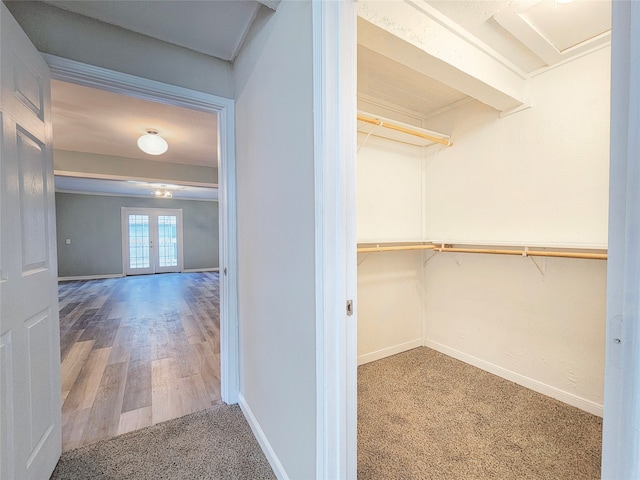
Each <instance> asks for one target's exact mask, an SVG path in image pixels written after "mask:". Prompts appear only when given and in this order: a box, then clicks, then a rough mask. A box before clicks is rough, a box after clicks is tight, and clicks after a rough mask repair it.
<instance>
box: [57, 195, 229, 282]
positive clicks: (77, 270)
mask: <svg viewBox="0 0 640 480" xmlns="http://www.w3.org/2000/svg"><path fill="white" fill-rule="evenodd" d="M121 207H142V208H180V209H182V222H183V231H184V246H183V251H184V268H185V269H195V268H217V267H218V265H219V263H218V203H217V202H202V201H193V200H173V199H171V200H167V199H158V198H142V197H115V196H106V195H105V196H103V195H84V194H75V193H56V226H57V238H58V276H59V277H74V276H83V275H109V274H121V273H123V272H122V223H121V222H122V219H121ZM67 238H70V239H71V245H66V244H65V239H67Z"/></svg>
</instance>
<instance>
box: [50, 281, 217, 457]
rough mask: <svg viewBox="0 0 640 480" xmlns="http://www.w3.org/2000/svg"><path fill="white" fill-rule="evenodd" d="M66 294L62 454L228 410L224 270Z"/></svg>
mask: <svg viewBox="0 0 640 480" xmlns="http://www.w3.org/2000/svg"><path fill="white" fill-rule="evenodd" d="M58 291H59V300H60V337H61V340H60V342H61V343H60V345H61V362H62V367H61V369H62V402H63V403H62V449H63V451H67V450H70V449H73V448H76V447H80V446H83V445H86V444H88V443H93V442H96V441H98V440H103V439H106V438H110V437H113V436H116V435H119V434H122V433H126V432H129V431H131V430H136V429H139V428H143V427H146V426H149V425H153V424H156V423H158V422H163V421H165V420H170V419H173V418H178V417H181V416H183V415H187V414H189V413H192V412H195V411H198V410H203V409H205V408H208V407H210V406H211V405H216V404H219V403H222V401H221V399H220V315H219V312H220V308H219V306H220V295H219V277H218V273H209V272H207V273H181V274H161V275H141V276H135V277H124V278H114V279H106V280H89V281H77V282H64V283H60V285H59V289H58Z"/></svg>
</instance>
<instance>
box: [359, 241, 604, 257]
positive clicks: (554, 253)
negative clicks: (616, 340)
mask: <svg viewBox="0 0 640 480" xmlns="http://www.w3.org/2000/svg"><path fill="white" fill-rule="evenodd" d="M404 250H434V251H436V252H449V253H484V254H490V255H514V256H522V257H556V258H584V259H590V260H606V259H607V254H606V253H594V252H584V251H576V250H579V249H567V250H531V249H529V248H528V247H520V248H513V249H506V248H495V247H494V248H484V247H482V248H481V247H475V246H474V247H464V246H458V245H451V244H434V243H406V244H376V245H371V244H358V253H373V252H399V251H404Z"/></svg>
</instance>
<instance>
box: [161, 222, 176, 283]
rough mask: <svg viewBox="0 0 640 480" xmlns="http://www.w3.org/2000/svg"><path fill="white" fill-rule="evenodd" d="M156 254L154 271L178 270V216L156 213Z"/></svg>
mask: <svg viewBox="0 0 640 480" xmlns="http://www.w3.org/2000/svg"><path fill="white" fill-rule="evenodd" d="M156 228H157V242H156V246H157V248H156V253H157V256H158V261H157V267H156V272H158V273H160V272H176V271H178V216H177V215H158V216H157V221H156Z"/></svg>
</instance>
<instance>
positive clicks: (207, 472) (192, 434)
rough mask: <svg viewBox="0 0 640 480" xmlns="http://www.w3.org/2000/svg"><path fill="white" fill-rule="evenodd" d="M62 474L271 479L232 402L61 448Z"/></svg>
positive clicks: (118, 478)
mask: <svg viewBox="0 0 640 480" xmlns="http://www.w3.org/2000/svg"><path fill="white" fill-rule="evenodd" d="M51 478H52V479H55V480H62V479H69V480H71V479H74V480H75V479H77V480H80V479H82V480H87V479H91V480H93V479H103V480H106V479H108V480H125V479H131V480H147V479H148V480H152V479H153V480H155V479H172V480H174V479H176V480H177V479H185V480H187V479H188V480H193V479H237V480H240V479H242V480H245V479H275V478H276V477H275V475H274V474H273V471H272V470H271V467H270V466H269V462H268V461H267V459H266V457H265V456H264V454H263V453H262V450H261V449H260V446H259V445H258V442H257V441H256V439H255V437H254V436H253V433H252V432H251V428H250V427H249V424H248V423H247V421H246V420H245V418H244V416H243V414H242V412H241V410H240V408H239V407H238V406H237V405H234V406H228V405H220V406H217V407H213V408H211V409H209V410H204V411H201V412H197V413H194V414H191V415H187V416H185V417H182V418H178V419H176V420H170V421H168V422H164V423H160V424H158V425H154V426H152V427H147V428H144V429H142V430H138V431H135V432H131V433H127V434H125V435H121V436H119V437H115V438H112V439H110V440H105V441H102V442H98V443H94V444H93V445H88V446H86V447H82V448H78V449H76V450H71V451H69V452H66V453H64V454H63V455H62V458H60V461H59V462H58V466H57V467H56V469H55V471H54V472H53V475H52V477H51Z"/></svg>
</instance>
